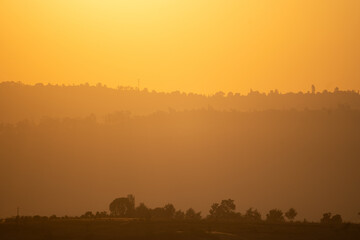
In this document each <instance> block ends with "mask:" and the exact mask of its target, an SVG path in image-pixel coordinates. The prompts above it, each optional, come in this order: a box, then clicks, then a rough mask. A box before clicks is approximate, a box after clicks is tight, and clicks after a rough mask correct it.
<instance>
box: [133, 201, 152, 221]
mask: <svg viewBox="0 0 360 240" xmlns="http://www.w3.org/2000/svg"><path fill="white" fill-rule="evenodd" d="M135 216H136V217H137V218H142V219H146V220H149V219H150V218H151V213H150V209H149V208H148V207H146V205H145V204H144V203H140V205H139V206H138V207H137V208H136V209H135Z"/></svg>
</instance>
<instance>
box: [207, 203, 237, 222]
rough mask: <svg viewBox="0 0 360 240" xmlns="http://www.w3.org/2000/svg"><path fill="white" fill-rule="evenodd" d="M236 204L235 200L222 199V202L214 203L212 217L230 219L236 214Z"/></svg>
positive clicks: (211, 211) (211, 210)
mask: <svg viewBox="0 0 360 240" xmlns="http://www.w3.org/2000/svg"><path fill="white" fill-rule="evenodd" d="M235 208H236V205H235V203H234V200H232V199H227V200H222V201H221V203H220V204H219V203H214V204H213V205H212V206H211V208H210V210H209V213H210V216H209V217H210V218H212V219H228V218H232V217H234V216H235Z"/></svg>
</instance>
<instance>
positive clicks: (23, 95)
mask: <svg viewBox="0 0 360 240" xmlns="http://www.w3.org/2000/svg"><path fill="white" fill-rule="evenodd" d="M338 107H341V108H353V109H360V95H359V93H358V92H356V91H339V90H338V89H335V90H334V92H328V91H324V92H321V93H319V92H314V93H310V92H307V93H302V92H299V93H285V94H282V93H278V92H277V91H276V90H275V91H271V92H270V93H267V94H265V93H259V92H257V91H251V92H250V93H249V94H248V95H240V94H236V93H235V94H234V93H227V94H225V93H223V92H218V93H216V94H214V95H212V96H204V95H198V94H192V93H181V92H172V93H163V92H155V91H151V92H150V91H148V90H147V89H142V90H141V91H139V90H138V89H135V88H130V87H119V88H118V89H112V88H108V87H106V86H103V85H101V84H98V85H96V86H90V85H87V84H85V85H76V86H60V85H43V84H36V85H26V84H22V83H19V82H2V83H0V122H8V123H10V122H18V121H21V120H24V119H29V120H34V121H39V120H40V119H41V118H43V117H55V118H64V117H71V118H74V117H86V116H89V115H91V114H94V115H96V116H97V117H99V120H100V119H103V118H104V117H105V116H107V115H108V114H113V113H116V112H123V111H127V112H130V113H131V114H133V115H147V114H151V113H154V112H157V111H183V110H195V109H214V110H219V111H233V110H236V111H263V110H288V109H296V110H304V109H309V110H316V109H323V108H325V109H335V108H338Z"/></svg>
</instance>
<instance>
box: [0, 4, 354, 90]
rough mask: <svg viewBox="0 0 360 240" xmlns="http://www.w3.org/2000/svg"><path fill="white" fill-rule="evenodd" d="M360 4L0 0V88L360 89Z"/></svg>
mask: <svg viewBox="0 0 360 240" xmlns="http://www.w3.org/2000/svg"><path fill="white" fill-rule="evenodd" d="M359 43H360V1H359V0H291V1H290V0H271V1H270V0H171V1H170V0H122V1H121V0H101V1H100V0H99V1H95V0H71V1H70V0H68V1H66V0H51V1H49V0H29V1H27V0H23V1H20V0H1V1H0V81H22V82H25V83H36V82H44V83H66V84H73V83H75V84H78V83H85V82H89V83H91V84H95V83H97V82H102V83H104V84H107V85H108V86H112V87H115V86H117V85H132V86H136V84H137V79H141V87H147V88H149V89H156V90H160V91H173V90H181V91H187V92H190V91H191V92H200V93H213V92H216V91H218V90H223V91H226V92H227V91H234V92H243V93H246V92H248V91H249V89H250V88H253V89H257V90H261V91H268V90H270V89H275V88H277V89H279V90H280V91H299V90H302V91H304V90H308V89H310V86H311V84H315V85H316V86H317V88H318V89H324V88H327V89H331V90H332V89H333V88H334V87H336V86H339V87H340V88H341V89H356V90H358V89H360V67H359V66H360V44H359Z"/></svg>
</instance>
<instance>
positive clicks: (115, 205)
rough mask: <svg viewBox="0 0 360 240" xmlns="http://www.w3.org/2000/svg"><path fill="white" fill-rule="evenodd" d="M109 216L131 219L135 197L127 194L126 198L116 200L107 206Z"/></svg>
mask: <svg viewBox="0 0 360 240" xmlns="http://www.w3.org/2000/svg"><path fill="white" fill-rule="evenodd" d="M109 210H110V212H111V215H113V216H117V217H133V216H134V212H135V197H134V196H133V195H131V194H129V195H128V196H127V197H126V198H117V199H115V200H114V201H112V202H111V203H110V205H109Z"/></svg>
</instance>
